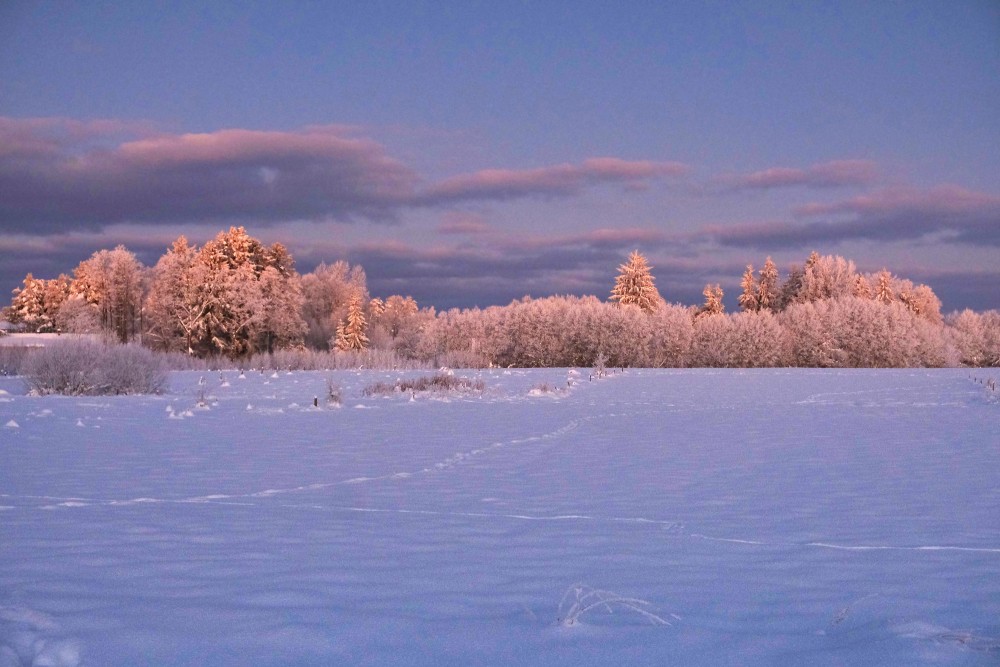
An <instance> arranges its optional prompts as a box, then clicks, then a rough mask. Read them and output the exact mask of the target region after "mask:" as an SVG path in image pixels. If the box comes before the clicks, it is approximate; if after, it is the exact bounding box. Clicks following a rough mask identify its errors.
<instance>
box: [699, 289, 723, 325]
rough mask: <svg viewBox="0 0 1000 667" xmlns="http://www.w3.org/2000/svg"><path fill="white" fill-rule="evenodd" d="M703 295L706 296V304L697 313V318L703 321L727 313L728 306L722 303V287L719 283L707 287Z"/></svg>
mask: <svg viewBox="0 0 1000 667" xmlns="http://www.w3.org/2000/svg"><path fill="white" fill-rule="evenodd" d="M701 293H702V294H704V295H705V303H704V304H702V306H701V308H699V309H698V311H697V312H696V313H695V317H696V318H698V319H701V318H703V317H706V316H711V315H721V314H723V313H724V312H725V310H726V306H725V304H723V303H722V297H723V293H722V287H720V286H719V284H718V283H716V284H714V285H711V284H709V285H705V289H704V290H702V292H701Z"/></svg>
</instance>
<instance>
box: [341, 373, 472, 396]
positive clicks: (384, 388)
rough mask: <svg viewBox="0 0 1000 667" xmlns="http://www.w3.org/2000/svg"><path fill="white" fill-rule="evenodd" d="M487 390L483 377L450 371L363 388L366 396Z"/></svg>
mask: <svg viewBox="0 0 1000 667" xmlns="http://www.w3.org/2000/svg"><path fill="white" fill-rule="evenodd" d="M485 390H486V383H485V382H483V380H481V379H470V378H466V377H461V376H456V375H452V374H449V373H435V374H434V375H425V376H421V377H418V378H409V379H398V380H396V381H395V382H376V383H374V384H370V385H368V386H367V387H365V388H364V389H363V390H362V392H361V393H362V394H363V395H364V396H391V395H393V394H406V393H415V392H420V393H424V392H433V393H457V394H468V393H479V394H481V393H482V392H483V391H485Z"/></svg>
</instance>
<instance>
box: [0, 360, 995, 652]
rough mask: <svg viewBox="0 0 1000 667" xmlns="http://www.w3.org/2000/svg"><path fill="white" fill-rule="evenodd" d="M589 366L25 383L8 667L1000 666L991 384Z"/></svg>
mask: <svg viewBox="0 0 1000 667" xmlns="http://www.w3.org/2000/svg"><path fill="white" fill-rule="evenodd" d="M588 373H589V372H588V371H581V374H579V375H571V374H570V372H568V371H566V370H565V369H563V370H545V371H517V370H514V371H484V372H482V373H476V372H458V373H457V374H458V375H466V376H468V377H481V378H482V379H483V380H485V382H486V387H487V388H486V392H485V393H484V394H483V395H482V396H479V395H473V396H460V395H451V396H449V397H448V398H446V399H442V398H430V397H427V396H420V395H417V396H416V397H415V400H411V399H410V397H409V396H393V397H388V398H384V397H371V398H368V397H363V396H362V392H361V390H362V388H363V387H365V386H366V385H368V384H371V383H372V382H375V381H378V380H393V379H395V378H396V375H394V374H390V373H377V372H361V373H353V372H351V373H345V372H340V373H292V374H287V373H282V374H280V376H279V375H271V374H259V373H257V374H254V373H248V374H247V376H246V378H245V379H243V378H239V377H238V375H239V374H238V373H237V372H233V371H230V372H226V373H224V374H223V376H222V377H221V378H220V375H219V374H218V373H208V374H204V376H203V377H204V378H205V384H204V385H203V386H201V385H199V378H200V377H202V374H199V373H176V374H174V375H172V390H171V393H170V394H168V395H164V396H152V397H115V398H65V397H51V396H50V397H42V398H39V397H29V396H25V395H24V389H23V386H22V385H21V383H20V381H19V380H17V379H13V378H2V379H0V390H3V391H4V392H5V393H2V394H0V665H3V666H7V665H32V664H34V665H157V666H164V665H335V664H343V665H355V664H357V665H362V664H368V665H435V666H440V665H500V664H511V665H514V664H516V665H623V664H629V665H668V664H676V665H725V664H741V665H751V664H758V665H778V664H788V665H876V664H880V665H913V664H943V665H990V664H993V665H995V664H997V663H998V662H1000V404H998V402H997V400H996V399H995V398H993V397H991V394H990V392H989V391H988V390H985V389H984V388H983V387H982V386H980V385H978V384H974V383H973V382H971V381H970V380H969V379H968V371H964V370H932V371H928V370H899V371H887V370H881V371H865V370H860V371H859V370H851V371H847V370H845V371H823V370H767V371H713V370H683V371H642V370H631V371H627V372H625V373H624V374H616V375H614V376H612V377H608V378H605V379H601V380H598V381H594V382H591V381H589V379H588ZM409 375H410V376H413V375H419V374H413V373H411V374H409ZM331 377H332V378H334V382H335V383H337V384H339V385H340V386H341V387H342V391H343V396H344V401H343V406H342V407H340V408H335V407H329V406H327V404H326V403H325V400H324V397H325V395H326V383H327V379H328V378H331ZM568 380H575V381H576V384H574V386H572V387H567V381H568ZM541 382H547V383H548V384H550V385H552V386H556V387H560V388H564V389H565V391H562V392H561V393H559V394H555V395H553V394H548V395H532V393H531V388H532V387H533V386H535V385H537V384H538V383H541ZM201 392H204V395H205V398H206V404H207V405H206V406H204V407H199V406H198V405H197V403H198V397H199V394H200V393H201ZM314 396H317V397H319V402H320V407H319V408H314V407H313V406H312V401H313V397H314ZM601 599H604V600H606V601H607V604H605V605H601V604H596V605H594V606H591V603H598V602H600V600H601ZM645 603H648V604H645ZM588 607H589V608H588ZM609 612H610V613H609Z"/></svg>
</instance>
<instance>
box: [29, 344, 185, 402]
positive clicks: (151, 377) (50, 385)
mask: <svg viewBox="0 0 1000 667" xmlns="http://www.w3.org/2000/svg"><path fill="white" fill-rule="evenodd" d="M23 374H24V376H25V381H26V382H27V383H28V387H29V388H30V389H31V390H32V391H34V392H35V393H38V394H65V395H68V396H98V395H114V394H158V393H161V392H162V391H164V389H165V388H166V386H167V376H166V373H165V371H164V368H163V363H162V360H161V359H160V358H159V357H158V356H157V355H156V354H155V353H153V352H151V351H149V350H147V349H145V348H142V347H139V346H137V345H105V344H102V343H96V342H92V341H67V342H62V343H58V344H55V345H51V346H48V347H45V348H44V349H42V350H39V351H38V352H37V353H36V354H33V355H31V356H30V357H29V358H28V360H27V361H26V363H25V367H24V369H23Z"/></svg>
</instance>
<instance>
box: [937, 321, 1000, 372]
mask: <svg viewBox="0 0 1000 667" xmlns="http://www.w3.org/2000/svg"><path fill="white" fill-rule="evenodd" d="M945 322H946V324H947V338H948V340H949V341H950V342H951V344H952V345H953V346H954V347H955V348H956V351H957V353H958V355H959V362H960V363H961V364H963V365H965V366H1000V311H997V310H987V311H986V312H983V313H977V312H975V311H972V310H969V309H965V310H963V311H961V312H959V313H952V314H951V315H949V316H948V317H947V318H946V320H945Z"/></svg>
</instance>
